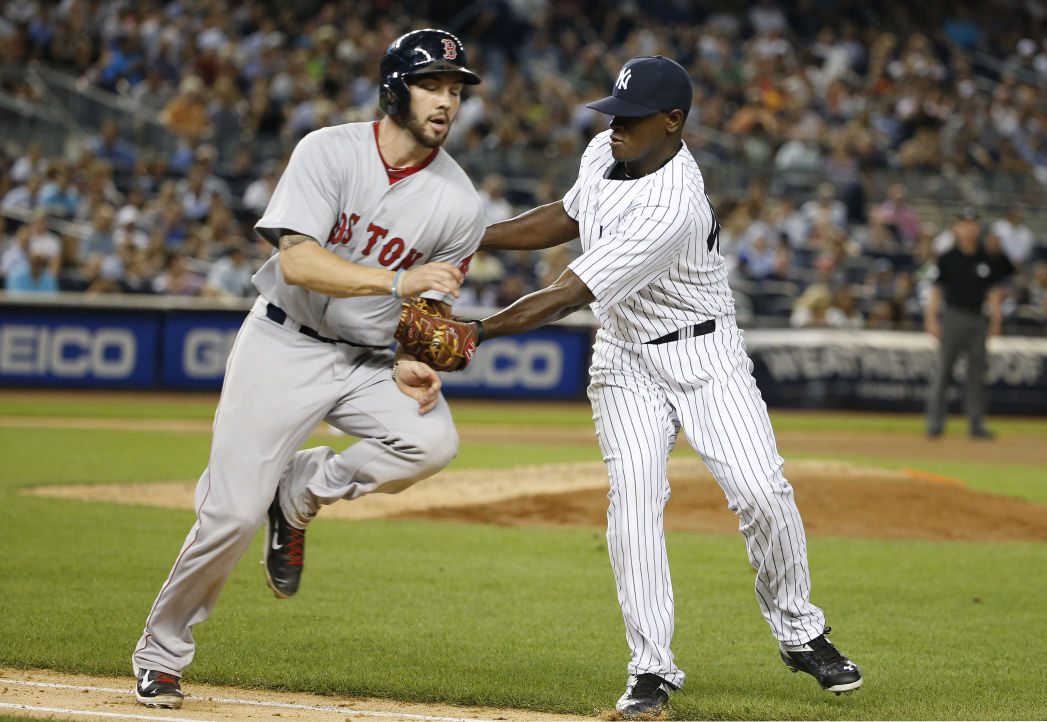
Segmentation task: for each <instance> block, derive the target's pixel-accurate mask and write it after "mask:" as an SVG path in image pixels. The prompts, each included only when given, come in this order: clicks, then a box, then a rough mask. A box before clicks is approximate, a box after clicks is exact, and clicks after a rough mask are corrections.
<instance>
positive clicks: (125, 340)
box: [0, 324, 138, 379]
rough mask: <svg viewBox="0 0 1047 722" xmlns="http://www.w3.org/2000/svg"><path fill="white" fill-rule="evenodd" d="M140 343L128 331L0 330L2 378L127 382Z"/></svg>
mask: <svg viewBox="0 0 1047 722" xmlns="http://www.w3.org/2000/svg"><path fill="white" fill-rule="evenodd" d="M137 355H138V343H137V341H136V340H135V335H134V333H133V332H131V331H130V330H128V329H126V328H109V327H101V328H95V329H91V328H84V327H83V326H54V327H49V326H32V325H18V324H9V325H4V326H3V327H0V374H2V375H5V376H8V375H9V376H54V377H59V378H89V377H94V378H100V379H124V378H128V377H130V376H131V375H132V374H133V373H134V369H135V360H136V358H137Z"/></svg>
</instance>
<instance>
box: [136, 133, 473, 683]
mask: <svg viewBox="0 0 1047 722" xmlns="http://www.w3.org/2000/svg"><path fill="white" fill-rule="evenodd" d="M397 177H399V180H397V181H396V182H395V183H390V171H387V166H386V165H385V162H384V161H383V159H382V158H381V156H380V154H379V151H378V144H377V129H376V126H375V125H373V124H371V123H355V124H348V125H342V126H337V127H333V128H325V129H323V130H318V131H316V132H314V133H311V134H309V135H307V136H306V137H305V138H303V139H302V141H301V142H299V144H298V146H297V147H296V148H295V151H294V153H293V154H292V156H291V159H290V161H289V163H288V166H287V169H286V171H285V172H284V174H283V176H282V177H281V179H280V182H279V183H278V185H277V187H276V190H275V192H274V193H273V197H272V199H271V200H270V202H269V206H268V208H267V209H266V212H265V215H264V216H263V217H262V218H261V220H259V221H258V224H257V226H256V227H257V228H258V231H259V232H260V233H261V234H262V235H263V236H264V237H265V238H267V239H268V240H269V241H270V242H272V243H274V245H275V244H276V243H277V242H278V236H279V234H280V230H281V229H287V230H289V231H293V232H296V233H301V234H304V235H307V236H311V237H313V238H315V239H316V240H318V241H319V242H320V243H321V244H322V245H323V247H324V248H326V249H327V250H329V251H331V252H332V253H335V254H336V255H338V256H340V257H342V258H344V259H346V260H349V261H352V262H354V263H358V264H362V265H366V266H375V267H379V268H388V269H391V270H394V269H399V268H410V267H412V266H414V265H416V264H422V263H428V262H431V261H447V262H450V263H454V264H458V265H459V267H460V268H462V270H463V271H464V270H465V269H466V268H467V266H468V259H469V257H470V256H471V254H472V253H473V251H474V250H475V249H476V247H477V245H478V244H479V242H480V237H481V235H482V233H483V230H484V225H485V224H484V215H483V208H482V206H481V204H480V199H479V197H478V195H477V194H476V192H475V190H474V189H473V187H472V184H471V183H470V182H469V180H468V178H467V177H466V176H465V174H464V173H463V172H462V170H461V169H460V168H459V167H458V165H457V164H456V163H455V162H454V161H453V160H452V159H451V158H450V156H448V155H447V154H446V153H445V152H444V151H442V150H439V151H434V152H433V154H432V155H431V156H429V158H428V160H427V163H426V164H424V167H416V168H413V169H409V172H404V173H402V174H400V175H398V176H397ZM254 282H255V285H256V286H257V288H258V290H259V292H260V293H261V296H260V297H259V298H258V300H257V302H256V303H255V306H254V308H253V310H252V311H251V313H250V314H249V315H248V317H247V319H246V320H245V321H244V324H243V326H242V327H241V328H240V332H239V334H238V335H237V338H236V342H235V343H234V345H233V349H232V352H231V353H230V356H229V361H228V364H227V366H226V374H225V380H224V382H223V385H222V395H221V398H220V400H219V403H218V410H217V412H216V413H215V421H214V433H213V437H212V442H211V455H210V459H209V462H208V466H207V469H205V470H204V473H203V475H202V476H201V477H200V480H199V483H198V484H197V489H196V504H195V506H196V514H197V522H196V524H195V525H194V526H193V528H192V529H191V530H190V532H189V535H188V536H187V537H186V540H185V543H184V545H183V546H182V551H181V553H180V554H179V556H178V559H177V560H176V561H175V564H174V567H173V568H172V569H171V572H170V575H169V576H168V578H167V581H166V582H165V583H164V585H163V587H162V589H161V590H160V593H159V595H158V596H157V598H156V602H155V603H154V605H153V608H152V610H151V611H150V613H149V616H148V618H147V619H146V624H145V630H144V631H143V633H142V637H141V639H140V641H139V644H138V647H137V648H136V649H135V652H134V655H133V657H132V662H133V665H134V669H135V673H136V674H137V673H138V671H139V669H149V670H159V671H162V672H167V673H170V674H175V675H180V674H181V672H182V670H183V669H184V668H185V667H186V666H187V665H188V664H189V663H190V661H191V660H192V658H193V655H194V653H195V642H194V640H193V633H192V629H193V626H194V625H196V624H198V623H200V622H202V621H204V620H206V619H207V618H208V617H209V616H210V615H211V612H212V610H213V609H214V606H215V604H216V603H217V600H218V594H219V592H220V591H221V588H222V585H223V584H224V583H225V580H226V579H227V578H228V576H229V574H230V573H231V572H232V570H233V567H234V566H235V565H236V563H237V561H239V559H240V558H241V557H242V556H243V554H244V552H245V551H246V550H247V547H248V546H249V544H250V542H251V539H252V538H253V537H254V535H255V532H256V531H257V530H258V527H259V526H260V525H261V523H262V520H263V516H264V514H265V512H266V509H267V508H268V507H269V505H270V503H271V502H272V501H273V498H274V496H275V495H276V491H277V488H279V490H280V494H279V499H280V504H281V508H282V511H283V513H284V516H285V517H286V518H287V519H288V521H289V522H290V523H291V524H293V525H294V526H295V527H297V528H305V526H306V524H307V523H308V522H309V520H310V519H311V518H312V517H313V516H314V515H315V514H316V513H317V511H318V509H319V508H320V507H321V506H322V505H323V504H330V503H332V502H334V501H337V500H338V499H355V498H357V497H359V496H361V495H363V494H369V493H374V492H381V493H395V492H398V491H401V490H403V489H406V488H407V487H409V486H410V485H411V484H413V483H414V482H416V481H418V480H420V479H424V478H426V477H428V476H431V475H432V474H434V473H436V472H437V471H439V470H440V469H442V468H444V467H445V466H446V465H447V464H448V463H450V461H451V460H452V459H453V458H454V456H455V454H456V453H457V449H458V435H457V432H456V431H455V428H454V421H453V419H452V418H451V412H450V409H449V408H448V406H447V403H446V401H445V400H444V399H443V398H442V397H441V398H440V399H439V400H438V402H437V404H436V406H435V407H434V408H433V409H432V410H431V411H429V412H428V413H427V414H425V415H424V416H423V415H419V413H418V403H417V402H416V401H415V400H414V399H412V398H410V397H408V396H407V395H405V394H404V393H402V392H401V391H400V390H399V389H398V388H397V386H396V383H395V382H394V381H393V380H392V378H391V374H390V368H391V366H392V361H393V351H392V350H391V348H390V347H391V345H392V343H393V333H394V331H395V329H396V324H397V319H398V317H399V313H400V301H399V300H397V299H394V298H392V297H391V295H390V296H361V297H356V298H348V299H332V298H330V297H328V296H325V295H323V294H320V293H316V292H314V291H309V290H306V289H304V288H301V287H298V286H291V285H289V284H287V283H285V282H284V280H283V276H282V274H281V271H280V264H279V254H275V255H274V256H273V257H272V258H271V259H270V260H269V261H268V262H267V263H266V264H265V266H263V267H262V269H260V270H259V272H258V273H257V274H256V275H255V277H254ZM426 295H427V296H431V297H433V298H438V299H441V300H445V301H448V302H450V301H452V300H453V299H452V298H451V297H444V296H441V295H440V294H426ZM321 421H326V422H327V423H329V424H331V425H332V426H335V427H336V428H338V429H341V430H342V431H344V432H345V433H346V434H349V435H351V436H354V437H357V438H358V439H359V441H356V442H355V443H353V444H351V445H350V446H349V447H348V448H346V449H344V450H342V451H340V452H339V451H336V450H334V449H332V448H329V447H326V446H320V447H315V448H310V449H307V450H304V451H299V449H301V447H302V445H303V444H304V443H305V441H306V439H307V438H308V437H309V435H310V434H311V433H312V431H313V430H314V429H315V428H316V425H317V424H318V423H319V422H321Z"/></svg>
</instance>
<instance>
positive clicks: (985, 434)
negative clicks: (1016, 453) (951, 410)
mask: <svg viewBox="0 0 1047 722" xmlns="http://www.w3.org/2000/svg"><path fill="white" fill-rule="evenodd" d="M970 436H971V438H972V439H982V440H984V441H992V440H993V439H995V438H996V434H994V433H993V432H991V431H989V430H988V429H987V428H985V427H984V426H972V427H971V430H970Z"/></svg>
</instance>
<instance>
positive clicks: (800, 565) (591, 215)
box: [563, 131, 825, 686]
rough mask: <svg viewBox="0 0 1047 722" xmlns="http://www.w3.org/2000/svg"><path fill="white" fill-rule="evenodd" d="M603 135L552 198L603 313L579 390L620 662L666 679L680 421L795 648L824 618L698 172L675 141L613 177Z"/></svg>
mask: <svg viewBox="0 0 1047 722" xmlns="http://www.w3.org/2000/svg"><path fill="white" fill-rule="evenodd" d="M609 135H610V131H607V132H605V133H602V134H600V135H598V136H596V138H594V139H593V141H592V142H591V143H590V144H589V146H588V148H587V149H586V151H585V153H584V154H583V156H582V161H581V168H580V171H579V175H578V180H577V182H576V183H575V184H574V186H573V187H572V188H571V190H570V191H569V192H568V193H567V195H566V196H565V197H564V199H563V205H564V208H565V210H566V211H567V213H568V215H570V216H571V217H572V218H574V219H575V220H577V221H578V223H579V228H580V234H581V243H582V254H581V255H580V256H579V257H578V258H576V259H575V260H574V261H573V262H572V263H571V266H570V267H571V269H572V271H574V273H575V274H576V275H577V276H578V277H579V278H580V279H581V280H582V281H583V282H584V283H585V284H586V286H588V288H589V290H590V291H591V292H592V293H593V295H594V296H595V297H596V300H595V301H594V302H593V303H592V308H593V311H594V313H596V315H597V316H598V317H599V319H600V324H601V328H600V329H599V330H598V331H597V335H596V344H595V347H594V353H593V362H592V367H591V368H590V374H591V383H590V386H589V391H588V393H589V398H590V400H591V401H592V405H593V420H594V422H595V424H596V433H597V436H598V438H599V441H600V447H601V450H602V452H603V457H604V460H605V462H606V464H607V470H608V478H609V481H610V492H609V494H608V497H609V499H610V505H609V508H608V512H607V542H608V551H609V554H610V557H611V566H612V568H613V570H614V576H615V582H616V585H617V589H618V600H619V603H620V604H621V607H622V614H623V616H624V618H625V625H626V638H627V639H628V642H629V646H630V648H631V650H632V658H631V660H630V663H629V667H628V671H629V674H630V675H639V674H643V673H647V672H652V673H655V674H657V675H659V676H661V677H662V678H664V679H665V680H667V681H668V682H670V683H672V684H674V685H677V686H680V685H682V684H683V681H684V673H683V671H682V670H680V669H679V667H677V665H676V663H675V661H674V658H673V654H672V652H671V650H670V646H669V645H670V642H671V639H672V634H673V626H674V607H673V591H672V582H671V580H670V576H669V565H668V560H667V557H666V552H665V535H664V529H663V523H662V515H663V509H664V507H665V504H666V502H667V501H668V499H669V493H670V489H669V482H668V479H667V477H666V465H667V462H668V457H669V454H670V452H671V451H672V448H673V446H674V444H675V442H676V438H677V435H678V433H679V431H680V429H681V428H682V429H683V431H684V433H685V434H686V436H687V438H688V440H689V441H690V443H691V445H692V446H693V447H694V448H695V449H696V450H697V451H698V452H699V453H700V454H701V456H702V458H703V460H704V461H705V463H706V465H707V466H708V467H709V469H710V471H712V473H713V475H714V476H715V477H716V480H717V482H718V483H719V484H720V487H721V488H722V489H723V491H724V494H725V495H726V497H727V504H728V507H729V508H730V509H731V510H732V511H733V512H734V513H735V514H736V515H737V516H738V518H739V530H740V531H741V532H742V534H743V535H744V537H745V541H746V546H747V549H748V554H749V561H750V562H751V564H752V565H753V567H754V568H755V569H756V571H757V575H756V596H757V601H758V603H759V606H760V609H761V611H762V613H763V616H764V618H765V619H766V620H767V622H768V623H769V624H770V626H771V629H772V631H773V632H774V635H775V636H776V637H777V638H778V640H780V641H781V642H783V643H786V644H803V643H804V642H806V641H807V640H809V639H812V638H813V637H815V636H817V635H819V634H821V633H822V630H823V628H824V623H825V617H824V615H823V613H822V611H821V610H820V609H819V608H818V607H815V606H814V605H812V604H811V603H810V600H809V596H810V580H809V575H808V566H807V550H806V539H805V536H804V530H803V523H802V521H801V519H800V515H799V512H798V511H797V509H796V505H795V502H794V501H793V495H792V487H791V486H790V485H789V483H788V482H787V481H786V480H785V477H784V475H783V473H782V467H783V460H782V458H781V456H779V454H778V451H777V448H776V445H775V440H774V432H773V431H772V429H771V424H770V420H769V418H768V416H767V407H766V405H765V404H764V402H763V399H762V397H761V395H760V392H759V389H758V388H757V387H756V383H755V381H754V379H753V376H752V362H751V361H750V359H749V357H748V356H747V354H746V351H745V345H744V340H743V336H742V332H741V330H739V329H738V326H737V325H736V323H735V320H734V303H733V300H732V295H731V291H730V288H729V287H728V285H727V272H726V268H725V264H724V259H723V257H722V256H721V255H720V252H719V247H718V235H719V224H718V223H717V221H716V217H715V214H714V213H713V210H712V207H711V205H710V203H709V199H708V197H707V196H706V193H705V182H704V180H703V178H702V174H701V171H700V170H699V169H698V166H697V164H696V163H695V161H694V158H693V157H692V156H691V154H690V152H689V151H688V150H687V148H686V147H681V149H680V151H679V152H678V153H677V154H676V155H675V156H674V157H673V158H672V159H671V160H670V161H669V162H668V163H666V164H665V165H664V166H662V167H661V168H660V169H659V170H657V171H655V172H654V173H651V174H649V175H647V176H645V177H643V178H639V179H635V180H629V179H627V180H615V179H614V178H618V177H621V176H620V175H618V174H612V171H613V170H614V169H615V161H614V158H613V157H612V155H611V148H610V145H609V143H608V137H609ZM612 175H613V177H612Z"/></svg>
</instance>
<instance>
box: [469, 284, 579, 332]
mask: <svg viewBox="0 0 1047 722" xmlns="http://www.w3.org/2000/svg"><path fill="white" fill-rule="evenodd" d="M594 300H595V298H594V296H593V294H592V292H591V291H590V290H589V287H588V286H586V285H585V284H584V283H582V279H580V278H578V276H576V275H575V274H574V271H572V270H571V269H570V268H568V269H567V270H565V271H564V272H563V273H561V274H560V277H559V278H557V279H556V280H555V281H553V282H552V283H551V284H550V285H548V286H546V287H545V288H543V289H542V290H540V291H535V292H534V293H531V294H528V295H526V296H524V297H523V298H521V299H520V300H518V301H516V302H515V303H513V304H512V305H511V306H509V307H508V308H505V309H502V310H501V311H499V312H498V313H496V314H494V315H493V316H488V317H487V318H485V319H483V320H482V321H480V324H481V325H480V328H482V329H483V330H482V331H481V333H480V334H479V336H480V340H481V341H484V340H486V339H490V338H497V337H499V336H510V335H512V334H514V333H523V332H525V331H530V330H532V329H536V328H539V327H541V326H544V325H546V324H548V323H552V322H553V321H558V320H559V319H561V318H563V317H564V316H567V315H569V314H571V313H574V312H575V311H577V310H578V309H580V308H584V307H585V306H586V305H588V304H590V303H592V302H593V301H594Z"/></svg>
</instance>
